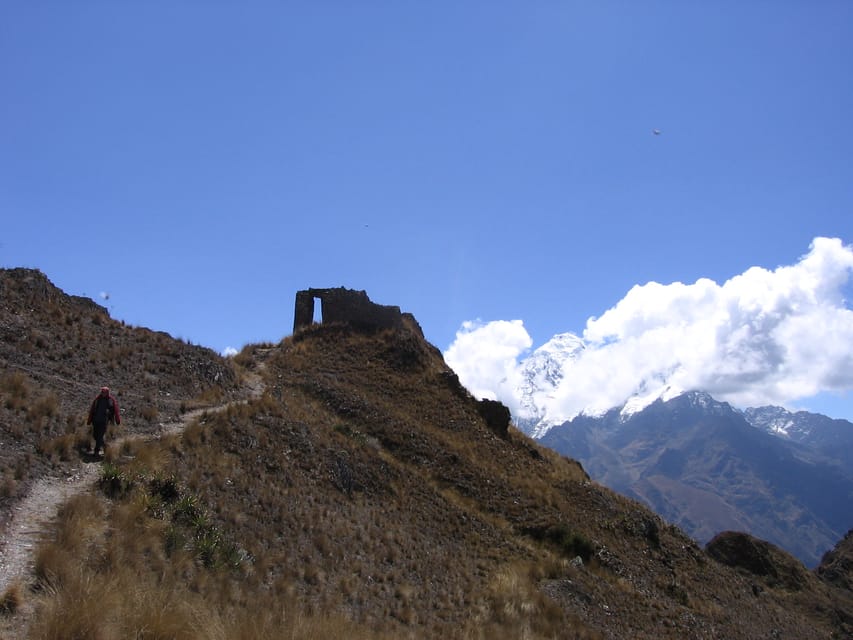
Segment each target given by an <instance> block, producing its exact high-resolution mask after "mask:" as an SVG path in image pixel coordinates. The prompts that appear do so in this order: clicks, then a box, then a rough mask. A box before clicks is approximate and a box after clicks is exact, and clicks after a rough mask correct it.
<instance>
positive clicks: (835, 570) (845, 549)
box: [817, 529, 853, 591]
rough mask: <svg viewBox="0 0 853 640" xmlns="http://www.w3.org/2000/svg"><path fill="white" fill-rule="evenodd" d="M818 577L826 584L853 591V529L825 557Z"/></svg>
mask: <svg viewBox="0 0 853 640" xmlns="http://www.w3.org/2000/svg"><path fill="white" fill-rule="evenodd" d="M817 575H818V577H819V578H820V579H821V580H823V581H824V582H828V583H829V584H831V585H833V586H836V587H841V588H842V589H847V590H848V591H853V529H851V530H850V531H848V532H847V535H845V536H844V539H843V540H841V542H839V543H838V544H837V545H835V548H834V549H833V550H832V551H828V552H827V553H826V554H825V555H824V556H823V559H822V560H821V562H820V566H818V568H817Z"/></svg>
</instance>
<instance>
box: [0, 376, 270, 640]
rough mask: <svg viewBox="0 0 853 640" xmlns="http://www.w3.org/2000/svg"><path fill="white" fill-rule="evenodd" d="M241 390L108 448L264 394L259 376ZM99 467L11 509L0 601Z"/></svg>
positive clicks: (2, 550)
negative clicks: (62, 511) (235, 397)
mask: <svg viewBox="0 0 853 640" xmlns="http://www.w3.org/2000/svg"><path fill="white" fill-rule="evenodd" d="M246 389H247V392H248V398H247V399H242V400H235V401H232V402H228V403H225V404H222V405H217V406H212V407H204V408H200V409H194V410H192V411H188V412H187V413H185V414H183V415H182V416H181V419H180V420H178V421H175V422H169V423H163V424H161V425H160V428H159V430H158V431H157V432H156V433H154V434H146V435H139V434H129V435H126V436H123V437H122V438H119V439H116V440H113V442H112V443H109V444H108V446H112V447H121V445H122V444H123V443H124V442H126V441H130V440H145V441H151V440H156V439H159V438H161V437H163V436H166V435H173V434H179V433H182V432H183V431H184V429H185V428H186V427H187V425H189V424H192V423H193V421H195V420H196V419H198V418H200V417H201V416H203V415H205V414H211V413H218V412H220V411H224V410H226V409H228V407H230V406H233V405H235V404H243V403H246V402H248V401H249V400H251V399H254V398H258V397H260V396H261V395H262V393H263V389H264V386H263V383H262V381H261V377H260V376H259V375H258V374H256V373H252V374H249V375H248V380H247V383H246ZM102 462H103V459H100V460H97V459H93V458H92V457H91V456H84V457H82V458H81V459H80V461H79V462H77V463H76V464H75V465H74V466H73V467H71V468H70V469H68V470H66V471H65V472H64V473H63V474H62V475H51V476H46V477H44V478H41V479H40V480H39V481H37V482H36V483H35V484H34V485H33V487H32V489H31V490H30V492H29V494H27V496H26V497H25V498H24V499H23V500H21V502H20V503H19V504H17V505H16V506H15V507H14V508H13V510H14V514H13V516H12V519H11V521H10V522H9V525H8V527H7V529H6V531H4V532H3V537H2V539H0V596H3V594H5V593H6V592H7V590H8V589H10V587H12V586H14V585H16V584H17V585H19V586H20V587H21V588H24V587H26V586H27V585H29V583H30V581H31V580H32V576H33V574H34V568H35V550H36V547H37V546H38V543H39V541H40V540H41V538H42V536H44V535H45V534H47V533H49V532H50V530H51V525H52V522H53V520H54V519H55V518H56V516H57V513H58V512H59V508H60V506H61V505H62V504H64V503H65V502H66V501H67V500H68V499H69V498H71V497H73V496H76V495H80V494H82V493H84V492H86V491H89V490H91V489H92V488H93V487H94V485H95V483H96V482H97V480H98V478H99V477H100V474H101V468H102ZM28 613H31V612H29V611H28V608H27V607H26V606H25V607H24V608H23V610H22V611H19V613H18V615H16V616H14V618H16V620H3V621H2V622H3V624H0V633H2V635H0V637H2V638H6V637H20V636H19V635H17V634H16V635H13V636H8V635H7V634H8V633H9V632H10V631H12V628H11V627H10V626H9V624H14V625H15V626H16V627H17V629H18V630H19V631H20V630H21V629H22V628H23V627H25V626H26V622H25V619H26V618H27V617H28Z"/></svg>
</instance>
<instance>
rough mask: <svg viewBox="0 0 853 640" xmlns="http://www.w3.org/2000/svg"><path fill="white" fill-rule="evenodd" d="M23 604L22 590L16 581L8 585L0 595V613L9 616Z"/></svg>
mask: <svg viewBox="0 0 853 640" xmlns="http://www.w3.org/2000/svg"><path fill="white" fill-rule="evenodd" d="M23 604H24V591H23V588H22V587H21V585H20V584H19V583H17V582H15V583H13V584H11V585H9V586H8V587H7V588H6V591H4V592H3V595H2V596H0V615H4V616H10V615H13V614H15V613H16V612H17V611H18V609H20V608H21V606H22V605H23Z"/></svg>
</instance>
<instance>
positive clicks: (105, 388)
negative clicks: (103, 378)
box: [101, 387, 110, 393]
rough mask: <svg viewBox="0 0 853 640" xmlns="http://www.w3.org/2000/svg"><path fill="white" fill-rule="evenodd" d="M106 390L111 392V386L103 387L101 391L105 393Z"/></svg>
mask: <svg viewBox="0 0 853 640" xmlns="http://www.w3.org/2000/svg"><path fill="white" fill-rule="evenodd" d="M104 391H106V392H107V393H109V392H110V388H109V387H101V393H103V392H104Z"/></svg>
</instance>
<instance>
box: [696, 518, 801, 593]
mask: <svg viewBox="0 0 853 640" xmlns="http://www.w3.org/2000/svg"><path fill="white" fill-rule="evenodd" d="M705 550H706V551H707V552H708V555H710V556H711V557H712V558H714V560H716V561H717V562H720V563H722V564H725V565H728V566H730V567H736V568H739V569H744V570H746V571H748V572H749V573H751V574H753V575H755V576H758V577H761V578H763V579H764V580H765V582H766V583H767V584H768V585H769V586H782V587H784V588H786V589H790V590H792V591H799V590H800V589H803V588H804V587H805V586H806V585H807V583H808V579H809V574H808V571H807V570H806V568H805V567H804V566H803V564H802V563H801V562H800V561H798V560H797V559H796V558H794V557H793V556H791V555H790V554H788V553H786V552H785V551H782V550H781V549H780V548H779V547H776V546H775V545H772V544H770V543H769V542H766V541H764V540H759V539H758V538H754V537H753V536H751V535H749V534H748V533H741V532H738V531H724V532H722V533H719V534H717V535H716V536H714V538H713V539H712V540H711V541H710V542H709V543H708V545H707V546H706V547H705Z"/></svg>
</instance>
